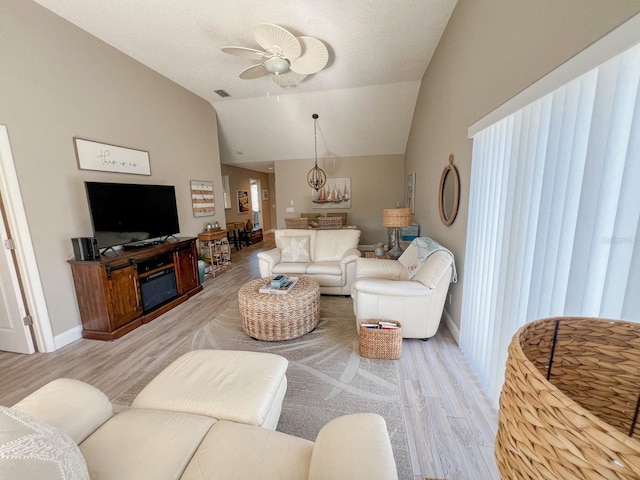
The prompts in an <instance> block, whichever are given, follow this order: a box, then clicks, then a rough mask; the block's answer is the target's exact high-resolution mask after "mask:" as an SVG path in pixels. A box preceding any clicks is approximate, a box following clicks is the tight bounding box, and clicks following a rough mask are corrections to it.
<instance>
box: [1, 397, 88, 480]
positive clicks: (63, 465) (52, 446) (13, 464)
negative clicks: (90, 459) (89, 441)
mask: <svg viewBox="0 0 640 480" xmlns="http://www.w3.org/2000/svg"><path fill="white" fill-rule="evenodd" d="M0 478H25V479H26V478H46V479H62V480H85V479H86V480H89V472H88V471H87V464H86V463H85V461H84V457H83V456H82V453H80V449H79V448H78V446H77V445H76V444H75V442H74V441H73V440H71V438H70V437H69V436H68V435H67V434H66V433H64V432H63V431H62V430H60V429H59V428H56V427H53V426H51V425H47V424H46V423H42V422H40V421H38V420H36V419H35V418H33V417H31V416H29V415H27V414H25V413H22V412H19V411H17V410H13V409H11V408H7V407H2V406H0Z"/></svg>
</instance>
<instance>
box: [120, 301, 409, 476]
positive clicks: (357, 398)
mask: <svg viewBox="0 0 640 480" xmlns="http://www.w3.org/2000/svg"><path fill="white" fill-rule="evenodd" d="M198 349H221V350H246V351H256V352H269V353H276V354H278V355H282V356H283V357H285V358H287V359H288V360H289V368H288V370H287V380H288V388H287V393H286V396H285V399H284V403H283V406H282V415H281V417H280V422H279V423H278V431H281V432H284V433H288V434H291V435H296V436H299V437H302V438H306V439H309V440H314V439H315V437H316V435H317V434H318V432H319V431H320V429H321V428H322V426H323V425H325V424H326V423H327V422H328V421H330V420H331V419H333V418H336V417H339V416H341V415H346V414H350V413H360V412H374V413H378V414H379V415H381V416H382V417H383V418H384V419H385V421H386V423H387V428H388V430H389V435H390V438H391V443H392V446H393V451H394V456H395V460H396V464H397V467H398V475H399V478H401V479H404V478H407V479H409V478H413V475H412V470H411V461H410V457H409V446H408V442H407V432H406V426H405V421H404V413H403V407H402V398H401V396H400V390H399V385H398V382H399V380H398V372H397V367H396V362H395V361H393V360H376V359H367V358H364V357H361V356H360V355H359V354H358V336H357V331H356V328H355V318H354V315H353V311H352V302H351V299H349V298H344V297H333V296H323V297H322V298H321V301H320V321H319V323H318V326H317V327H316V328H315V330H313V331H312V332H310V333H308V334H306V335H304V336H302V337H299V338H296V339H293V340H288V341H281V342H264V341H259V340H254V339H252V338H250V337H249V336H248V335H246V334H245V333H244V332H243V331H242V329H241V328H240V315H239V311H238V304H237V301H234V302H233V303H232V304H231V306H229V307H228V308H227V309H226V310H224V311H223V312H222V313H221V314H220V315H218V316H217V317H216V318H214V319H213V320H212V321H211V322H210V323H209V324H207V325H205V326H204V327H203V328H202V329H200V330H199V331H197V332H195V333H194V334H193V336H192V338H191V339H189V340H188V341H185V342H184V343H183V344H182V345H180V346H179V348H177V349H176V351H175V352H172V355H171V357H172V358H170V359H167V364H168V363H169V361H170V360H172V359H173V358H177V356H179V355H180V354H182V353H184V352H186V351H189V350H198ZM149 380H151V378H146V379H144V381H143V382H141V383H144V384H146V383H147V382H148V381H149ZM143 386H144V385H136V386H135V387H134V388H133V389H130V391H129V392H126V393H125V395H124V396H123V398H120V399H118V403H123V404H129V403H130V401H131V400H132V399H133V397H135V395H136V394H137V391H139V390H140V389H141V388H142V387H143Z"/></svg>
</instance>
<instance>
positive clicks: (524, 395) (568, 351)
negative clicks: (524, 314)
mask: <svg viewBox="0 0 640 480" xmlns="http://www.w3.org/2000/svg"><path fill="white" fill-rule="evenodd" d="M639 403H640V324H637V323H630V322H623V321H614V320H604V319H595V318H575V317H561V318H550V319H544V320H538V321H535V322H532V323H529V324H527V325H525V326H524V327H522V328H521V329H520V330H519V331H518V332H517V333H516V334H515V335H514V337H513V340H512V341H511V344H510V345H509V357H508V360H507V366H506V371H505V381H504V386H503V389H502V393H501V395H500V410H499V414H498V435H497V438H496V448H495V456H496V461H497V464H498V468H499V470H500V473H501V476H502V478H503V479H509V480H511V479H549V480H551V479H553V480H557V479H562V480H567V479H596V478H602V479H605V478H606V479H621V480H622V479H634V478H635V479H640V441H639V438H640V431H639V430H640V426H638V425H637V423H638V418H637V416H638V406H639Z"/></svg>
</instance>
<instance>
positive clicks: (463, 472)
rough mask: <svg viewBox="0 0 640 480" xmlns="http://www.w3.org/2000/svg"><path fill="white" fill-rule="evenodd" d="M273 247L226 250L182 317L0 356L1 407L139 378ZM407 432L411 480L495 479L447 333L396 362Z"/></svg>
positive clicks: (487, 417)
mask: <svg viewBox="0 0 640 480" xmlns="http://www.w3.org/2000/svg"><path fill="white" fill-rule="evenodd" d="M272 247H273V235H265V237H264V241H263V242H260V243H258V244H256V245H251V246H249V247H243V248H242V249H241V250H240V251H239V252H235V251H234V252H233V253H232V267H231V268H230V269H228V270H226V271H225V272H223V273H221V274H219V275H216V278H215V279H213V278H209V279H207V280H206V281H205V283H204V291H203V292H202V293H200V294H198V295H196V296H195V297H193V298H191V299H190V300H189V301H188V302H186V303H184V304H182V305H180V306H179V307H177V308H180V309H181V310H180V312H181V320H180V321H179V322H176V321H175V316H174V317H173V319H172V321H171V322H170V323H169V320H168V318H167V317H168V316H169V314H165V315H163V316H160V317H158V318H157V319H155V320H154V321H152V322H151V323H148V324H146V325H143V326H142V327H140V328H138V329H136V330H134V331H133V332H131V333H129V334H127V335H125V336H124V337H122V338H120V339H118V340H116V341H115V342H101V341H96V340H86V339H81V340H77V341H75V342H73V343H72V344H70V345H67V346H66V347H64V348H61V349H59V350H57V351H55V352H53V353H46V354H41V353H36V354H33V355H20V354H14V353H7V352H0V405H7V406H11V405H13V404H14V403H16V402H17V401H18V400H20V399H21V398H23V397H24V396H26V395H28V394H29V393H31V392H32V391H34V390H36V389H37V388H39V387H41V386H42V385H44V384H45V383H47V382H49V381H50V380H53V379H54V378H58V377H69V378H76V379H78V380H82V381H85V382H87V383H90V384H92V385H94V386H96V387H97V388H99V389H100V390H102V391H103V392H105V394H107V396H108V397H109V398H114V397H116V396H117V395H119V394H121V393H122V392H125V391H126V390H127V389H128V388H129V387H131V386H132V385H134V384H136V383H139V382H140V381H141V380H142V379H144V378H145V375H146V374H147V372H148V371H149V370H152V369H153V367H154V365H156V364H158V363H161V362H162V361H163V360H164V359H166V358H167V356H168V355H171V353H172V347H173V346H176V345H178V344H179V343H180V342H181V341H182V340H184V339H185V338H188V337H189V336H190V335H191V334H192V333H193V332H195V331H197V330H198V329H199V328H200V327H202V326H203V325H204V324H205V323H206V322H208V321H209V319H200V320H198V319H196V317H195V316H194V317H192V316H190V315H189V309H190V308H193V307H194V306H196V305H200V304H201V303H202V302H206V303H207V305H208V308H209V309H210V312H211V318H214V317H215V316H217V315H218V314H219V313H221V312H222V311H223V310H224V309H225V308H226V307H227V306H228V305H229V303H230V302H232V301H233V300H234V299H235V298H236V296H237V292H238V289H239V288H240V286H242V285H243V284H244V283H246V282H247V281H248V280H250V279H253V278H257V277H258V276H259V273H258V262H257V259H256V256H255V254H256V252H258V251H260V250H262V249H269V248H272ZM397 367H398V372H399V375H400V379H401V383H402V386H403V388H402V396H403V400H404V406H405V417H406V422H407V431H408V435H409V446H410V450H411V460H412V466H413V472H414V474H415V476H414V478H413V479H409V480H422V479H423V478H424V477H432V478H438V479H440V478H442V479H449V480H454V479H460V480H462V479H478V480H492V479H497V478H499V475H498V471H497V468H496V465H495V461H494V457H493V444H494V437H495V432H496V428H497V413H496V411H495V409H494V408H493V407H492V406H491V405H490V402H489V401H488V400H487V398H486V397H485V395H484V394H483V393H482V391H481V389H480V387H479V385H478V382H477V380H476V379H475V377H474V375H473V373H472V372H471V369H470V368H469V366H468V364H467V363H466V361H465V359H464V358H463V356H462V354H461V352H460V350H459V349H458V345H457V344H456V342H455V340H454V339H453V337H452V336H451V334H450V333H449V331H448V329H447V328H446V327H445V326H444V324H443V325H441V327H440V330H439V332H438V334H437V335H436V336H435V337H433V338H432V339H431V340H429V341H428V342H422V341H420V340H404V342H403V355H402V357H401V359H400V360H398V361H397Z"/></svg>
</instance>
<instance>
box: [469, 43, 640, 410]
mask: <svg viewBox="0 0 640 480" xmlns="http://www.w3.org/2000/svg"><path fill="white" fill-rule="evenodd" d="M639 87H640V44H638V45H636V46H634V47H632V48H630V49H629V50H627V51H625V52H623V53H621V54H619V55H617V56H616V57H614V58H612V59H610V60H608V61H606V62H605V63H603V64H602V65H600V66H598V67H597V68H595V69H593V70H591V71H589V72H587V73H585V74H584V75H582V76H580V77H578V78H576V79H575V80H573V81H570V82H569V83H567V84H565V85H563V86H561V87H559V88H557V89H555V90H554V91H552V92H551V93H549V94H547V95H545V96H543V97H542V98H540V99H538V100H536V101H534V102H532V103H530V104H529V105H527V106H525V107H524V108H521V109H519V110H518V111H516V112H514V113H512V114H510V115H508V116H506V117H505V118H503V119H501V120H499V121H497V122H496V123H494V124H492V125H490V126H487V127H486V128H483V129H482V130H480V131H478V132H476V133H474V134H473V160H472V174H471V190H470V194H469V223H468V226H467V245H466V255H465V286H464V294H463V305H462V321H461V328H460V346H461V348H462V350H463V351H464V353H465V355H466V356H467V358H469V360H470V362H471V364H472V365H473V366H474V368H475V369H476V373H477V375H478V377H479V378H480V381H481V383H482V384H483V386H484V388H485V390H486V392H487V393H488V394H489V396H490V398H492V399H494V401H495V402H496V404H497V399H498V396H499V392H500V388H501V386H502V382H503V371H504V365H505V361H506V358H507V346H508V344H509V342H510V340H511V338H512V336H513V334H514V333H515V332H516V330H517V329H518V328H519V327H520V326H522V325H524V324H525V323H527V322H529V321H532V320H535V319H538V318H545V317H549V316H556V315H580V316H597V317H605V318H622V319H625V320H631V321H640V295H638V285H640V236H639V235H638V233H639V232H638V229H639V223H640V187H639V186H638V179H640V95H639V94H638V90H639Z"/></svg>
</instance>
